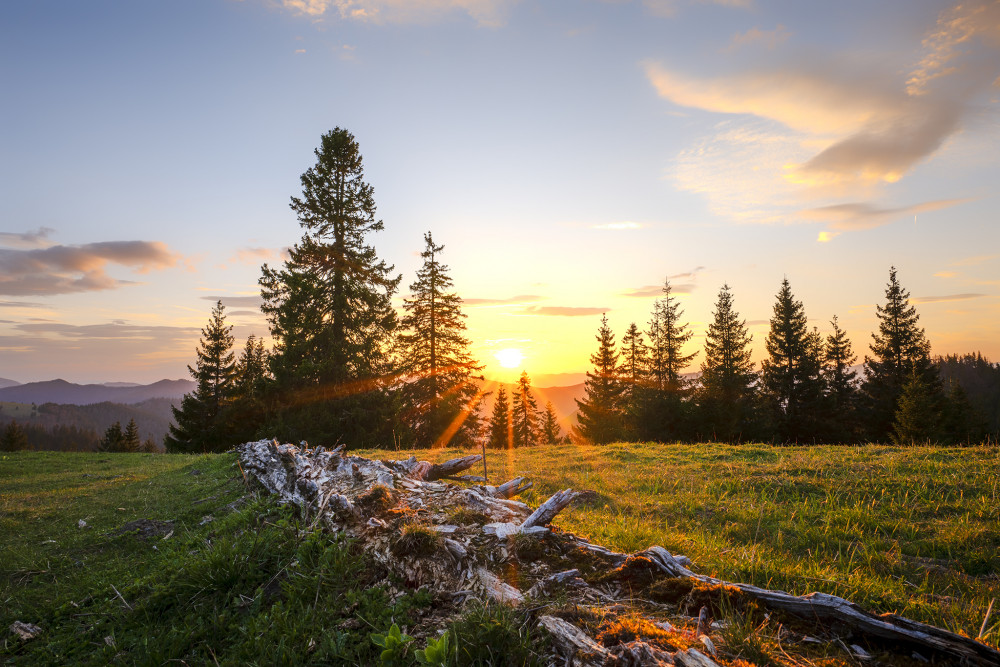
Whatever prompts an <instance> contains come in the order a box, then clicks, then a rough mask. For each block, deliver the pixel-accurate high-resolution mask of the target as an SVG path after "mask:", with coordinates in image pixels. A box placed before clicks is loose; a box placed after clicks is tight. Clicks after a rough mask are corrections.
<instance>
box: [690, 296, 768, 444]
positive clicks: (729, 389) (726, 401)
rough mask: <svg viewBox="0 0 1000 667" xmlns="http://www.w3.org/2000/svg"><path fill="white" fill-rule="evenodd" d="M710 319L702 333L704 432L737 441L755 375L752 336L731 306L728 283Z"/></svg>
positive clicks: (748, 408) (750, 401)
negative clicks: (703, 335) (751, 349)
mask: <svg viewBox="0 0 1000 667" xmlns="http://www.w3.org/2000/svg"><path fill="white" fill-rule="evenodd" d="M712 315H713V321H712V323H711V324H709V326H708V332H707V334H706V336H705V361H704V362H702V364H701V386H700V389H699V408H700V410H701V413H702V420H703V423H702V426H703V427H704V428H706V429H708V432H707V433H706V434H705V435H709V436H711V437H713V438H715V439H718V440H723V441H733V440H738V439H740V438H741V437H743V436H746V435H748V434H747V433H746V431H747V429H748V427H749V426H750V418H751V416H752V415H751V410H752V407H753V403H754V400H755V395H754V382H755V380H756V374H755V373H754V370H753V362H752V361H751V360H750V341H751V339H752V338H751V336H750V335H749V333H748V331H747V326H746V320H741V319H740V316H739V313H737V312H736V311H735V310H734V309H733V297H732V294H731V293H730V291H729V285H723V286H722V289H721V290H720V291H719V297H718V300H717V301H716V302H715V312H714V313H713V314H712Z"/></svg>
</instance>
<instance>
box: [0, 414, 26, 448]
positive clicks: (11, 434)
mask: <svg viewBox="0 0 1000 667" xmlns="http://www.w3.org/2000/svg"><path fill="white" fill-rule="evenodd" d="M23 449H28V434H27V433H25V432H24V429H23V428H22V427H21V425H20V424H18V423H17V421H14V420H11V422H10V423H8V424H7V426H6V428H4V431H3V437H0V451H3V452H18V451H21V450H23Z"/></svg>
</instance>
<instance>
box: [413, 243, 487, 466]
mask: <svg viewBox="0 0 1000 667" xmlns="http://www.w3.org/2000/svg"><path fill="white" fill-rule="evenodd" d="M443 250H444V246H443V245H435V243H434V239H433V238H432V237H431V233H430V232H427V233H426V234H424V250H423V252H422V253H420V257H421V258H423V260H424V262H423V266H421V267H420V270H419V271H417V279H416V281H414V282H413V284H411V285H410V296H408V297H406V298H405V299H403V309H404V310H405V311H406V314H405V315H404V316H403V318H402V320H401V322H400V324H401V325H402V328H403V333H402V334H401V335H400V336H399V344H400V348H401V350H402V357H403V363H402V369H401V371H402V372H403V373H404V374H405V375H406V376H407V378H408V380H407V382H406V383H405V384H404V385H403V387H402V389H401V393H402V398H403V404H404V412H403V415H404V419H405V421H406V422H407V425H408V426H409V427H410V429H411V432H412V434H413V441H414V444H416V446H418V447H430V446H432V445H433V446H442V447H443V446H448V445H449V444H450V445H454V446H458V447H468V446H470V445H472V444H474V441H475V439H476V437H477V435H478V433H479V430H480V427H481V425H480V421H479V417H478V416H477V415H478V412H479V404H480V403H481V402H482V399H483V392H482V389H481V388H480V381H481V380H482V376H477V375H476V373H478V372H479V371H481V370H482V369H483V367H482V366H481V365H479V364H477V363H476V361H475V360H474V359H473V358H472V355H471V354H470V353H469V339H468V338H466V337H465V335H464V332H465V314H464V313H463V312H462V299H461V298H460V297H459V296H458V294H456V293H455V292H454V291H452V286H453V283H452V280H451V277H450V276H449V275H448V266H447V265H445V264H442V263H441V260H440V254H441V252H442V251H443Z"/></svg>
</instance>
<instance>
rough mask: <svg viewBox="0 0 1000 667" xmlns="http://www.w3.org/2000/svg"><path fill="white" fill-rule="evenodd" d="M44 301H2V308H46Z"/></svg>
mask: <svg viewBox="0 0 1000 667" xmlns="http://www.w3.org/2000/svg"><path fill="white" fill-rule="evenodd" d="M44 307H45V304H43V303H34V302H33V301H0V308H44Z"/></svg>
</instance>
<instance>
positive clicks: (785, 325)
mask: <svg viewBox="0 0 1000 667" xmlns="http://www.w3.org/2000/svg"><path fill="white" fill-rule="evenodd" d="M765 345H766V347H767V352H768V355H769V358H768V359H765V360H764V361H763V362H762V363H761V385H762V388H763V390H764V392H765V395H766V397H767V401H768V404H769V405H770V407H771V411H772V414H773V417H774V420H775V426H776V430H777V435H778V437H779V438H781V439H782V440H784V441H785V442H797V441H800V440H808V439H811V438H815V437H816V436H817V435H818V421H817V417H818V415H817V412H818V410H819V407H820V406H819V403H820V399H821V397H822V394H823V382H822V378H821V376H820V365H821V361H820V356H821V355H822V347H823V345H822V340H821V338H820V336H819V333H817V332H816V331H815V330H813V331H810V330H809V327H808V321H807V319H806V313H805V309H804V308H803V306H802V302H801V301H798V300H796V299H795V297H794V296H793V295H792V288H791V285H790V284H789V282H788V278H785V279H784V280H782V282H781V289H780V290H779V291H778V294H777V298H776V301H775V304H774V314H773V316H772V317H771V329H770V331H769V332H768V335H767V339H766V340H765Z"/></svg>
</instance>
